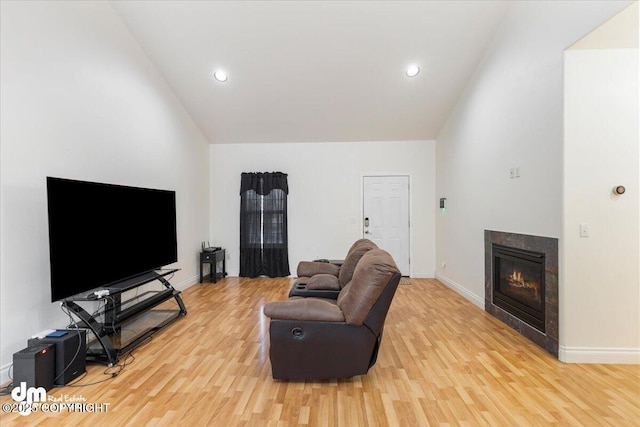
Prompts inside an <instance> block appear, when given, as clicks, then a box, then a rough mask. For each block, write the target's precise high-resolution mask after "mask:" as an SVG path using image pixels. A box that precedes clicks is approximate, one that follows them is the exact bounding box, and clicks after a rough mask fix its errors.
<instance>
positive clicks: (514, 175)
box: [509, 168, 516, 179]
mask: <svg viewBox="0 0 640 427" xmlns="http://www.w3.org/2000/svg"><path fill="white" fill-rule="evenodd" d="M515 177H516V170H515V169H514V168H511V169H509V178H512V179H513V178H515Z"/></svg>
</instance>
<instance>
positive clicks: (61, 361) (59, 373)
mask: <svg viewBox="0 0 640 427" xmlns="http://www.w3.org/2000/svg"><path fill="white" fill-rule="evenodd" d="M65 331H66V332H67V333H66V334H65V335H63V336H61V337H44V338H32V339H30V340H29V347H32V346H36V345H39V344H53V345H55V348H56V361H55V367H56V369H55V371H56V372H55V376H54V379H55V380H54V383H55V385H66V384H69V383H70V382H71V381H73V380H74V379H75V378H77V377H78V376H79V375H81V374H83V373H84V372H85V371H86V370H87V331H85V330H82V329H68V330H65Z"/></svg>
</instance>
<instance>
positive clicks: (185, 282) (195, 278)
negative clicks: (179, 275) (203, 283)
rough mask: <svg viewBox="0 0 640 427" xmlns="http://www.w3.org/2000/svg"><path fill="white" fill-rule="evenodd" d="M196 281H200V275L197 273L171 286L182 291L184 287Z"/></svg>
mask: <svg viewBox="0 0 640 427" xmlns="http://www.w3.org/2000/svg"><path fill="white" fill-rule="evenodd" d="M196 283H200V276H199V275H197V274H196V275H194V276H191V277H189V278H188V279H186V280H183V281H182V282H180V283H178V284H177V285H174V286H173V287H174V288H175V289H176V290H178V291H184V290H185V289H188V288H190V287H191V286H193V285H195V284H196Z"/></svg>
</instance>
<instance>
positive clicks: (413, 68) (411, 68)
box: [407, 65, 420, 77]
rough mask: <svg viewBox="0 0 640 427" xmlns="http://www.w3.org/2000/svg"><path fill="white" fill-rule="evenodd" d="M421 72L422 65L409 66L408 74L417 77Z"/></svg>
mask: <svg viewBox="0 0 640 427" xmlns="http://www.w3.org/2000/svg"><path fill="white" fill-rule="evenodd" d="M419 72H420V67H418V66H417V65H409V66H408V67H407V76H409V77H415V76H417V75H418V73H419Z"/></svg>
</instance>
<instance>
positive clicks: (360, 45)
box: [111, 0, 508, 143]
mask: <svg viewBox="0 0 640 427" xmlns="http://www.w3.org/2000/svg"><path fill="white" fill-rule="evenodd" d="M111 4H112V6H113V8H114V9H115V10H116V12H117V13H118V14H119V15H120V17H121V18H122V20H123V21H124V23H125V25H126V26H127V27H128V28H129V30H130V31H131V33H132V34H133V36H134V37H135V38H136V39H137V40H138V42H139V43H140V45H141V46H142V48H143V49H144V50H145V52H146V53H147V55H148V56H149V58H150V59H151V61H152V62H153V63H154V64H155V66H156V67H157V68H158V70H159V71H160V73H161V74H162V75H163V76H164V78H165V79H166V81H167V82H168V84H169V85H170V86H171V88H172V89H173V91H174V92H175V94H176V96H177V97H178V98H179V100H180V101H181V102H182V104H183V105H184V107H185V109H186V110H187V112H188V113H189V114H190V115H191V117H192V118H193V119H194V120H195V122H196V123H197V124H198V126H199V127H200V128H201V129H202V131H203V132H204V134H205V136H206V137H207V139H208V140H209V142H210V143H240V142H315V141H327V142H330V141H395V140H424V139H434V138H435V137H436V136H437V134H438V132H439V130H440V128H441V127H442V125H443V123H444V121H445V119H446V117H447V115H448V114H449V112H450V111H451V109H452V108H453V106H454V105H455V101H456V99H457V97H458V96H459V94H460V93H461V92H462V90H463V88H464V86H465V84H466V83H467V81H468V80H469V78H470V76H471V74H472V72H473V70H474V69H475V67H476V66H477V64H478V62H479V61H480V59H481V58H482V54H483V52H484V50H485V48H486V46H487V44H488V43H489V41H490V40H491V37H492V35H493V32H494V31H495V29H496V28H497V26H498V23H499V21H500V19H501V18H502V16H503V15H504V13H505V12H506V10H507V8H508V2H505V1H165V0H163V1H154V0H143V1H114V2H112V3H111ZM409 64H417V65H418V66H419V67H420V73H419V74H418V75H417V76H416V77H413V78H410V77H408V76H407V75H406V67H407V66H408V65H409ZM217 69H223V70H225V71H226V72H227V74H228V76H229V77H228V80H227V81H226V82H224V83H222V82H219V81H217V80H215V79H213V77H212V74H213V72H214V71H215V70H217Z"/></svg>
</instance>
